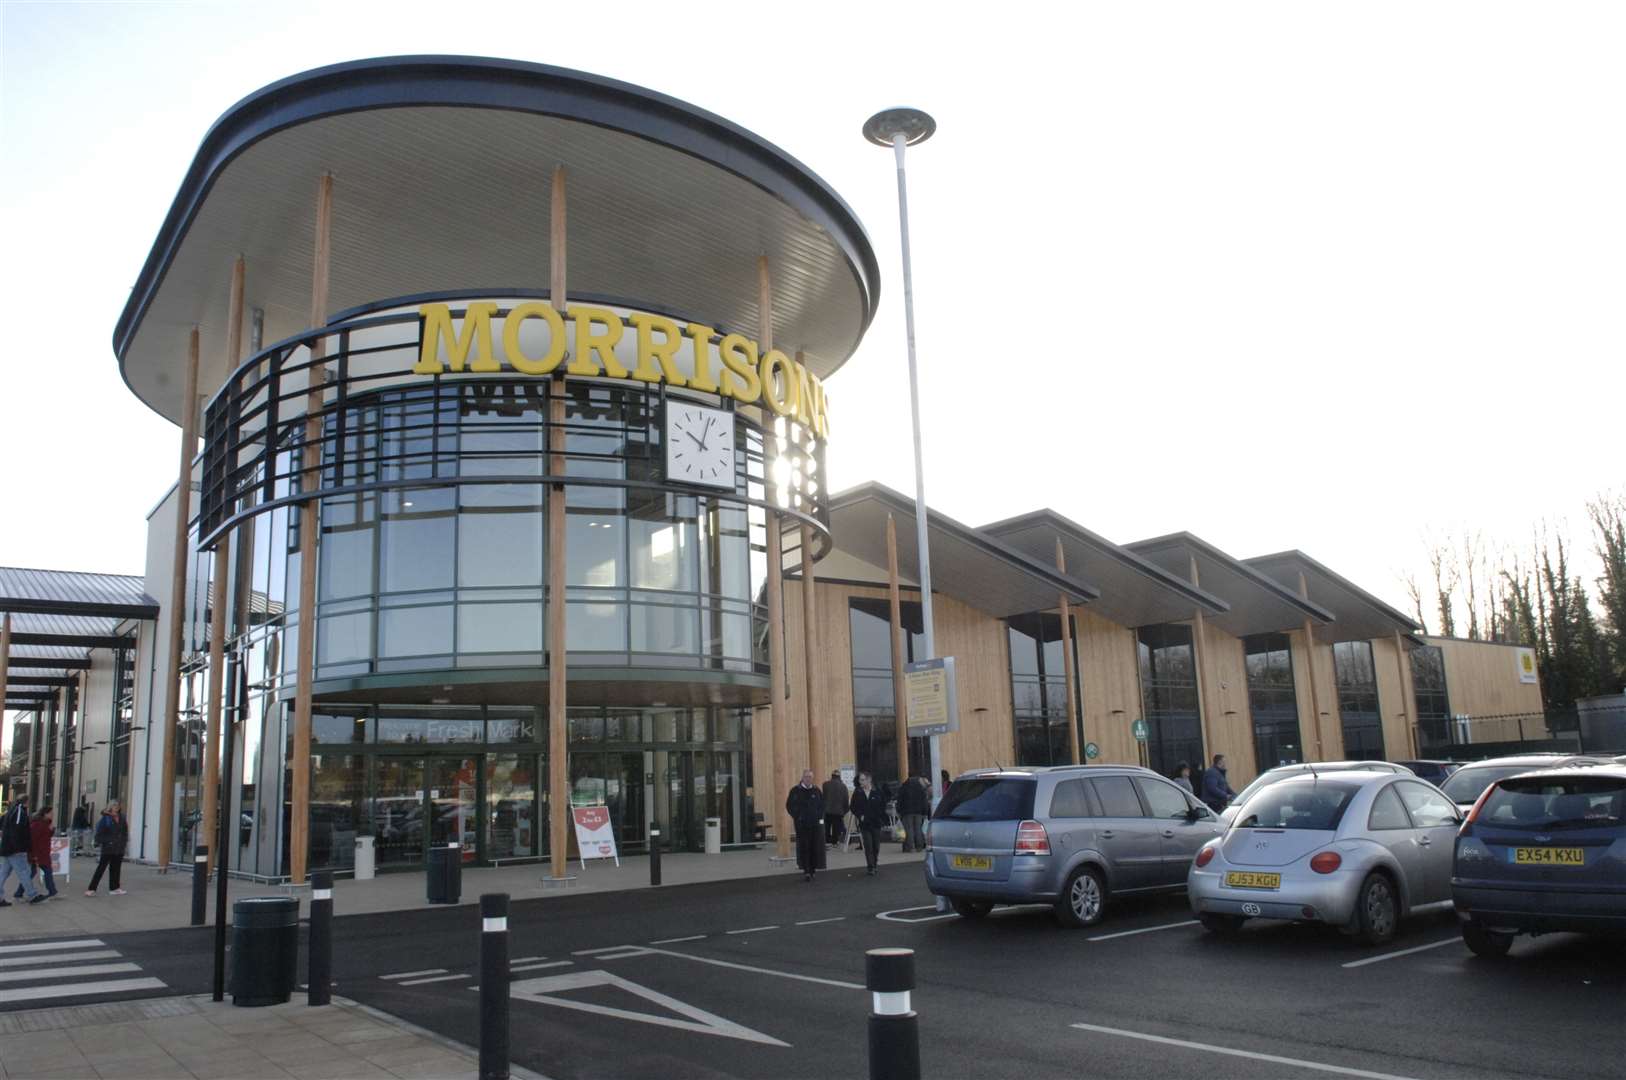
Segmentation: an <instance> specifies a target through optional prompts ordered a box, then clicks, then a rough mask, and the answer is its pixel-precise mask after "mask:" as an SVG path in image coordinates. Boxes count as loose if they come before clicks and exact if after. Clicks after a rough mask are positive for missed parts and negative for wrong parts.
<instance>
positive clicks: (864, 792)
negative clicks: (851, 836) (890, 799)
mask: <svg viewBox="0 0 1626 1080" xmlns="http://www.w3.org/2000/svg"><path fill="white" fill-rule="evenodd" d="M852 811H853V820H855V821H857V822H858V839H859V840H860V841H862V842H863V844H864V872H865V873H866V874H868V875H869V876H870V877H874V876H875V874H876V872H877V871H876V862H877V861H878V860H879V859H880V857H881V832H882V830H884V829H885V828H886V796H885V795H883V794H882V793H881V792H879V791H876V790H875V781H874V780H872V779H871V778H870V775H869V773H859V774H858V790H857V791H855V792H853V798H852Z"/></svg>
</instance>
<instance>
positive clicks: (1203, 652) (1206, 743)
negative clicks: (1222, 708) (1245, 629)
mask: <svg viewBox="0 0 1626 1080" xmlns="http://www.w3.org/2000/svg"><path fill="white" fill-rule="evenodd" d="M1189 558H1190V567H1191V573H1190V579H1191V584H1192V586H1193V587H1194V588H1201V587H1202V582H1201V580H1200V579H1199V577H1198V574H1197V556H1195V555H1192V556H1190V557H1189ZM1207 637H1208V625H1207V622H1206V621H1205V620H1204V619H1203V609H1202V608H1193V609H1192V611H1191V641H1192V647H1193V652H1192V656H1191V660H1192V667H1193V668H1195V669H1196V672H1197V720H1198V724H1199V727H1200V730H1201V731H1202V736H1203V756H1204V759H1205V760H1203V761H1200V762H1198V763H1197V764H1198V765H1199V766H1201V767H1202V768H1205V769H1206V768H1207V767H1208V763H1209V762H1211V761H1213V760H1214V755H1215V754H1220V753H1224V751H1223V750H1216V749H1215V748H1214V735H1213V731H1212V729H1211V728H1210V726H1209V722H1208V718H1209V716H1210V715H1211V714H1212V713H1213V711H1214V708H1213V703H1212V702H1210V701H1209V700H1208V686H1209V684H1210V683H1211V682H1213V680H1212V679H1210V678H1208V677H1207V676H1206V675H1204V674H1203V665H1204V661H1205V660H1206V659H1207V656H1208V641H1207Z"/></svg>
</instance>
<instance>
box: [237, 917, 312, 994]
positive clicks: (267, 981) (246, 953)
mask: <svg viewBox="0 0 1626 1080" xmlns="http://www.w3.org/2000/svg"><path fill="white" fill-rule="evenodd" d="M298 968H299V901H298V900H295V899H294V898H293V897H291V896H253V897H249V898H248V899H246V900H238V901H235V902H234V903H233V904H232V912H231V1003H232V1004H233V1005H281V1004H283V1003H284V1002H286V1001H287V1000H288V998H289V996H290V995H292V994H293V992H294V977H295V975H296V973H297V971H298Z"/></svg>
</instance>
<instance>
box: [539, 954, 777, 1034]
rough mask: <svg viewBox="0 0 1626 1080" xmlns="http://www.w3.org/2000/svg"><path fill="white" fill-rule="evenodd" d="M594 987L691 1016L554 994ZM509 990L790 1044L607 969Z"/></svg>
mask: <svg viewBox="0 0 1626 1080" xmlns="http://www.w3.org/2000/svg"><path fill="white" fill-rule="evenodd" d="M594 986H611V987H615V988H616V989H618V990H624V991H626V992H627V993H629V994H631V995H632V996H633V997H636V998H641V999H643V1000H644V1001H647V1002H649V1003H651V1004H653V1005H658V1006H660V1007H661V1008H662V1009H665V1010H667V1011H669V1012H673V1013H677V1014H678V1016H685V1017H688V1019H686V1020H679V1019H677V1017H674V1016H658V1015H656V1014H654V1013H647V1012H634V1011H633V1010H631V1009H617V1008H613V1007H611V1006H609V1005H598V1004H594V1003H592V1002H588V1001H572V1000H571V999H569V998H564V997H556V996H554V995H556V994H559V993H562V992H564V991H567V990H584V989H587V988H589V987H594ZM509 993H510V994H511V995H512V996H513V997H515V998H518V999H519V1000H521V1001H530V1002H534V1003H536V1004H537V1005H552V1006H554V1007H556V1008H560V1009H575V1010H577V1011H578V1012H586V1013H597V1014H598V1015H600V1016H613V1017H616V1018H618V1019H621V1020H633V1021H636V1022H638V1023H641V1024H655V1025H658V1026H660V1027H668V1028H676V1029H677V1030H679V1031H692V1032H694V1033H695V1034H698V1035H721V1036H722V1037H724V1038H727V1039H741V1040H743V1041H745V1042H753V1043H762V1044H763V1045H766V1046H789V1045H790V1044H789V1043H785V1042H780V1041H779V1040H778V1039H775V1038H772V1037H771V1036H768V1035H764V1034H762V1033H761V1032H760V1031H752V1030H751V1029H750V1028H748V1027H745V1026H743V1025H741V1024H736V1023H734V1022H733V1021H732V1020H724V1019H723V1018H722V1017H721V1016H718V1015H717V1014H715V1013H709V1012H707V1011H706V1010H704V1009H699V1008H696V1007H695V1006H693V1005H688V1004H685V1003H684V1002H681V1001H679V1000H677V999H676V998H673V997H668V996H666V995H665V994H662V993H660V992H658V991H655V990H651V989H649V987H647V986H639V985H638V984H637V983H635V982H629V981H627V980H626V979H623V978H621V977H620V976H618V975H612V974H610V973H609V972H608V971H572V972H568V973H566V974H563V975H549V976H547V977H545V978H541V979H525V980H523V981H520V982H516V983H514V984H512V986H511V987H510V988H509Z"/></svg>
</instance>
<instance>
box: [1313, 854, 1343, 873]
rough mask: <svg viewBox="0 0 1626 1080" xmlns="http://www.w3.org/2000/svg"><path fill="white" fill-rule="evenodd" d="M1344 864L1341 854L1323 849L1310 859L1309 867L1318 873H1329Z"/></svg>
mask: <svg viewBox="0 0 1626 1080" xmlns="http://www.w3.org/2000/svg"><path fill="white" fill-rule="evenodd" d="M1342 865H1344V859H1343V856H1341V855H1339V854H1338V853H1337V852H1336V851H1323V852H1322V853H1321V854H1319V855H1317V856H1316V857H1315V858H1313V859H1311V860H1310V869H1311V870H1314V871H1315V872H1316V873H1318V874H1330V873H1332V872H1333V871H1334V870H1336V869H1338V868H1339V867H1340V866H1342Z"/></svg>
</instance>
